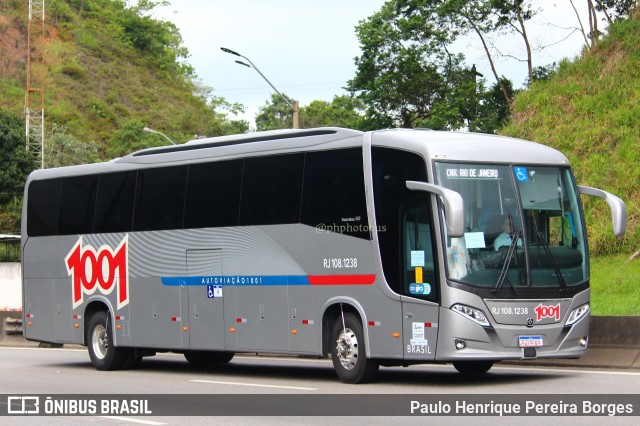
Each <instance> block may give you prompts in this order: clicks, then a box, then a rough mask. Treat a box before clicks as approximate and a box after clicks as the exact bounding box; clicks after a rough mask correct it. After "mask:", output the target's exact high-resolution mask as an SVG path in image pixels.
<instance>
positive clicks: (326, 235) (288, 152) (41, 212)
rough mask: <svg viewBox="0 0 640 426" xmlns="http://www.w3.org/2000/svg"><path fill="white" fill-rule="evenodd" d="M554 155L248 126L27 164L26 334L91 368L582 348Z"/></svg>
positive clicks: (568, 230)
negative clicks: (147, 360)
mask: <svg viewBox="0 0 640 426" xmlns="http://www.w3.org/2000/svg"><path fill="white" fill-rule="evenodd" d="M581 193H582V194H589V195H596V196H599V197H601V198H604V199H605V200H606V201H607V203H608V204H609V206H610V208H611V212H612V216H613V227H614V233H615V234H616V235H618V236H621V235H623V234H624V232H625V227H626V210H625V205H624V203H623V202H622V201H621V200H620V199H619V198H617V197H615V196H613V195H611V194H609V193H606V192H604V191H601V190H597V189H593V188H588V187H580V186H577V185H576V183H575V182H574V178H573V176H572V173H571V169H570V167H569V162H568V161H567V158H566V157H565V156H564V155H562V154H561V153H559V152H558V151H556V150H554V149H551V148H548V147H546V146H543V145H539V144H536V143H532V142H527V141H523V140H517V139H511V138H505V137H497V136H488V135H480V134H472V133H469V134H465V133H447V132H436V131H426V130H385V131H375V132H368V133H362V132H358V131H354V130H348V129H339V128H320V129H308V130H297V131H290V130H287V131H277V132H265V133H254V134H246V135H240V136H232V137H220V138H210V139H204V140H197V141H192V142H188V143H185V144H183V145H178V146H168V147H160V148H153V149H146V150H142V151H139V152H135V153H133V154H130V155H127V156H125V157H122V158H118V159H116V160H113V161H110V162H107V163H101V164H90V165H82V166H75V167H66V168H59V169H49V170H38V171H35V172H33V173H32V174H31V175H30V176H29V179H28V181H27V184H26V189H25V198H24V210H23V216H22V217H23V221H22V262H23V263H22V264H23V291H24V295H23V298H24V300H23V302H24V314H23V315H24V324H25V335H26V337H27V338H28V339H30V340H36V341H43V342H55V343H76V344H84V345H87V346H88V349H89V355H90V358H91V361H92V363H93V365H94V366H95V367H96V368H97V369H100V370H112V369H122V368H134V367H135V366H137V365H138V364H139V363H140V361H141V359H142V357H143V356H150V355H154V354H155V353H156V352H159V351H172V352H178V353H184V355H185V357H186V359H187V360H188V361H189V362H190V363H193V364H198V365H212V364H216V363H224V362H228V361H230V360H231V359H232V357H233V355H234V354H235V353H239V352H252V353H255V352H265V353H282V354H292V355H293V354H304V355H316V356H324V355H327V354H330V356H331V358H332V360H333V365H334V367H335V371H336V373H337V375H338V377H339V378H340V380H342V381H344V382H347V383H359V382H365V381H367V380H371V379H372V378H373V377H374V376H375V374H376V373H377V371H378V368H379V366H381V365H382V366H391V365H410V364H417V363H428V362H452V363H453V365H454V367H455V368H456V369H457V370H458V371H460V372H461V373H465V374H478V373H484V372H486V371H488V370H489V369H490V368H491V366H492V365H493V363H494V362H495V361H499V360H507V359H536V358H549V357H556V358H562V357H577V356H580V355H582V354H584V353H585V351H586V348H587V344H588V336H589V262H588V252H587V241H586V233H585V224H584V216H583V214H582V210H581V205H580V200H579V194H581Z"/></svg>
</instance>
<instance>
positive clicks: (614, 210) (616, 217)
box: [578, 186, 627, 238]
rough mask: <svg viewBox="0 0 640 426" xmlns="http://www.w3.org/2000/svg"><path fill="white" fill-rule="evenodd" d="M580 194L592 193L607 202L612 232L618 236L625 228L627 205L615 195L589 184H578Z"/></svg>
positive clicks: (621, 235) (621, 234) (622, 234)
mask: <svg viewBox="0 0 640 426" xmlns="http://www.w3.org/2000/svg"><path fill="white" fill-rule="evenodd" d="M578 191H579V192H580V194H585V195H593V196H595V197H599V198H602V199H603V200H604V201H606V202H607V204H609V208H610V209H611V220H612V222H613V234H614V235H615V236H616V237H618V238H620V237H623V236H624V233H625V232H626V230H627V206H626V205H625V204H624V201H622V200H621V199H620V198H618V197H616V196H615V195H613V194H611V193H609V192H607V191H603V190H601V189H597V188H591V187H589V186H578Z"/></svg>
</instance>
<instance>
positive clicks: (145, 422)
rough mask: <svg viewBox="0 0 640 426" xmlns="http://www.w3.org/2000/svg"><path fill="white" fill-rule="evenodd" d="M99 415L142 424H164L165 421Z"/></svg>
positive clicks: (104, 417)
mask: <svg viewBox="0 0 640 426" xmlns="http://www.w3.org/2000/svg"><path fill="white" fill-rule="evenodd" d="M99 417H102V418H103V419H110V420H118V421H121V422H132V423H141V424H143V425H166V423H160V422H154V421H151V420H142V419H132V418H129V417H120V416H99Z"/></svg>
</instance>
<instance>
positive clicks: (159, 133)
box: [142, 127, 176, 145]
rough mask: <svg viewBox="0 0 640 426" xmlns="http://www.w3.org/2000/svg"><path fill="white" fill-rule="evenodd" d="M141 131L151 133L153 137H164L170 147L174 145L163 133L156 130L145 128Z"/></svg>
mask: <svg viewBox="0 0 640 426" xmlns="http://www.w3.org/2000/svg"><path fill="white" fill-rule="evenodd" d="M142 131H143V132H145V133H153V134H154V135H160V136H162V137H164V138H165V139H166V140H168V141H169V142H171V145H175V144H176V143H175V142H174V141H172V140H171V139H169V136H167V135H165V134H164V133H162V132H159V131H157V130H153V129H150V128H148V127H145V128H143V129H142Z"/></svg>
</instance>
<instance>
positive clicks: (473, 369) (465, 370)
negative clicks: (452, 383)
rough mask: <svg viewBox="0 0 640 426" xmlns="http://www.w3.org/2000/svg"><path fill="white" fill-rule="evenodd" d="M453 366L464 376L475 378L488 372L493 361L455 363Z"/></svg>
mask: <svg viewBox="0 0 640 426" xmlns="http://www.w3.org/2000/svg"><path fill="white" fill-rule="evenodd" d="M453 366H454V367H455V369H456V370H458V372H460V373H462V374H464V375H466V376H477V375H480V374H484V373H486V372H487V371H489V370H490V369H491V367H493V361H457V362H454V363H453Z"/></svg>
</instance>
